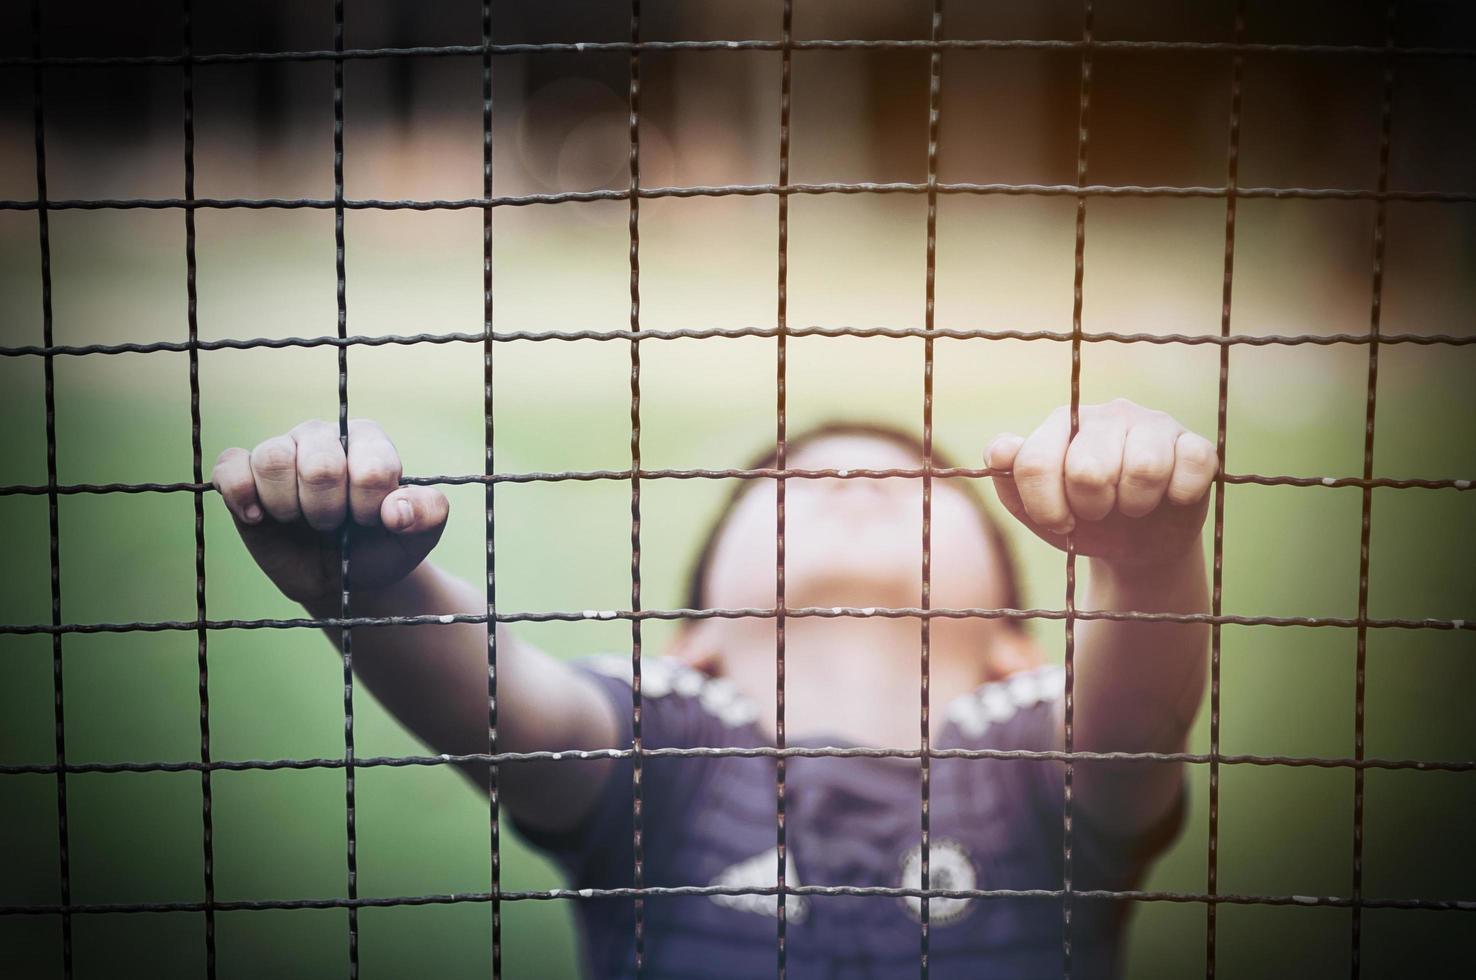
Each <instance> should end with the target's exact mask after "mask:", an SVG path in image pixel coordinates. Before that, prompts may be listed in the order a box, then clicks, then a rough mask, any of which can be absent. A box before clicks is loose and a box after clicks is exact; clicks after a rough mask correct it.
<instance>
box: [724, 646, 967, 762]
mask: <svg viewBox="0 0 1476 980" xmlns="http://www.w3.org/2000/svg"><path fill="white" fill-rule="evenodd" d="M749 625H750V626H754V627H757V628H750V629H743V630H735V631H734V634H733V636H732V637H731V640H732V641H733V645H732V646H730V647H729V649H728V650H727V651H726V653H727V655H726V656H725V657H724V660H725V661H726V663H725V666H726V668H727V671H726V673H727V676H728V679H729V680H730V681H731V682H732V683H733V684H735V685H736V686H737V687H738V688H739V689H740V690H741V691H742V692H743V694H744V695H745V696H747V697H748V698H749V699H750V700H751V701H753V702H754V704H755V705H756V707H757V708H758V711H759V725H760V727H761V728H762V729H763V730H764V731H766V732H768V733H769V734H770V735H772V734H773V733H774V723H775V716H776V704H775V697H774V688H775V683H774V681H775V670H774V666H775V664H774V660H775V657H774V648H775V632H774V624H773V622H772V621H767V622H763V621H749ZM949 625H950V624H945V623H943V622H941V621H934V623H933V625H932V631H931V632H932V635H931V637H930V642H929V657H928V661H929V664H928V668H929V669H928V677H929V701H930V705H931V712H930V719H929V721H930V724H929V730H930V737H932V738H937V736H938V734H939V732H940V731H941V730H942V727H943V724H944V720H945V719H944V715H945V712H946V709H947V706H948V703H949V702H950V701H952V700H953V699H954V698H956V697H958V696H960V695H963V694H966V693H968V692H969V691H972V690H973V689H974V688H976V687H978V686H979V684H981V683H982V682H983V681H984V680H985V675H984V662H985V658H984V654H985V651H984V650H983V649H981V648H980V646H979V644H978V642H977V641H978V631H977V630H973V631H969V633H967V634H965V635H964V636H960V633H959V631H958V630H956V629H950V628H949ZM951 625H957V624H951ZM765 627H766V628H765ZM784 633H785V637H784V640H785V643H784V646H785V651H784V674H785V712H784V714H785V735H786V737H787V738H789V739H807V738H814V737H818V738H824V739H837V740H841V741H845V742H852V743H855V744H858V745H867V746H875V747H886V748H906V749H911V748H917V747H918V745H919V744H920V740H921V732H920V727H919V724H918V718H919V708H920V705H921V679H922V666H921V653H922V627H921V622H920V621H919V620H917V619H913V618H905V619H889V618H881V617H874V618H851V617H840V618H835V619H822V618H818V617H802V618H790V619H787V620H786V621H785V629H784ZM966 637H967V639H966Z"/></svg>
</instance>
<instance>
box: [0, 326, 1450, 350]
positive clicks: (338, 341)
mask: <svg viewBox="0 0 1476 980" xmlns="http://www.w3.org/2000/svg"><path fill="white" fill-rule="evenodd" d="M785 335H786V336H788V337H863V338H872V337H884V338H890V339H903V338H910V337H921V338H927V337H932V338H935V339H937V338H941V339H946V340H1029V341H1035V340H1052V341H1059V342H1062V343H1070V341H1071V334H1070V333H1069V332H1067V331H1060V330H1010V329H997V330H988V329H983V328H975V329H965V328H956V327H955V328H949V327H938V328H934V329H932V330H929V329H927V328H925V327H846V326H841V327H822V326H811V327H794V328H791V329H789V330H788V331H786V334H785ZM776 336H778V329H777V328H775V327H707V328H695V327H685V328H680V329H676V330H656V329H641V330H506V331H497V332H494V333H493V334H492V336H491V339H492V340H493V341H494V342H503V343H507V342H514V341H518V342H522V341H533V342H540V341H570V342H572V341H581V340H593V341H612V340H711V339H714V338H724V339H739V338H748V337H759V338H764V337H776ZM487 339H488V338H487V334H486V332H485V331H480V330H479V331H476V332H472V333H466V332H462V333H417V334H380V335H372V336H371V335H363V334H359V335H353V336H348V337H337V336H329V335H323V336H318V337H254V338H250V339H222V340H201V341H194V342H191V341H187V340H156V341H148V342H131V343H121V344H52V345H51V346H43V345H39V344H29V345H24V346H20V347H0V357H47V356H51V357H55V356H71V357H83V356H89V355H93V354H108V355H112V354H156V353H160V352H169V353H184V352H187V351H191V350H203V351H214V350H257V349H270V350H281V349H284V348H289V347H386V346H389V345H403V346H409V345H413V344H453V343H469V344H481V343H484V342H485V341H486V340H487ZM1081 339H1082V340H1083V341H1085V342H1087V343H1098V344H1101V343H1117V344H1159V345H1164V344H1184V345H1189V346H1215V347H1242V346H1243V347H1273V346H1281V347H1297V346H1302V345H1311V346H1316V347H1331V346H1334V345H1338V344H1360V345H1367V344H1370V343H1372V342H1373V339H1374V335H1373V334H1371V333H1333V334H1305V333H1304V334H1227V335H1220V334H1186V333H1123V332H1120V331H1115V330H1106V331H1101V332H1098V333H1083V334H1082V336H1081ZM1378 340H1379V344H1380V345H1385V344H1414V345H1417V346H1440V345H1449V346H1455V347H1466V346H1471V345H1473V344H1476V334H1471V335H1463V336H1457V335H1454V334H1440V333H1437V334H1422V333H1395V334H1380V335H1379V338H1378Z"/></svg>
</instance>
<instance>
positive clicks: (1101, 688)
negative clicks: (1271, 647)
mask: <svg viewBox="0 0 1476 980" xmlns="http://www.w3.org/2000/svg"><path fill="white" fill-rule="evenodd" d="M1081 608H1083V609H1094V610H1113V611H1128V610H1131V611H1136V612H1148V613H1203V612H1207V611H1208V610H1209V586H1208V584H1207V582H1206V577H1205V567H1204V555H1203V552H1202V551H1200V550H1199V548H1198V547H1195V548H1192V549H1190V550H1189V551H1188V552H1186V553H1185V554H1184V555H1183V557H1182V558H1180V559H1178V560H1175V561H1172V562H1168V563H1164V564H1161V565H1152V566H1147V567H1143V568H1120V567H1116V566H1113V565H1112V564H1110V563H1108V562H1106V561H1103V560H1101V559H1091V560H1090V566H1089V570H1088V579H1087V589H1086V595H1085V598H1084V601H1083V603H1082V606H1081ZM1076 630H1077V639H1078V649H1079V651H1080V652H1079V653H1078V655H1077V658H1076V684H1075V687H1076V709H1075V714H1076V718H1075V722H1076V724H1075V733H1074V734H1075V739H1074V740H1075V743H1076V747H1077V748H1080V749H1090V750H1093V751H1158V752H1174V751H1178V750H1179V749H1180V747H1181V746H1182V743H1183V740H1184V737H1185V736H1186V734H1187V733H1188V730H1189V728H1190V726H1191V725H1192V724H1193V723H1194V717H1195V715H1196V714H1197V712H1198V710H1199V704H1200V701H1201V699H1202V697H1203V689H1204V679H1205V669H1206V653H1207V651H1208V645H1209V635H1210V627H1209V625H1208V624H1205V623H1181V622H1144V621H1138V620H1105V619H1091V620H1086V621H1082V622H1080V623H1078V624H1077V627H1076Z"/></svg>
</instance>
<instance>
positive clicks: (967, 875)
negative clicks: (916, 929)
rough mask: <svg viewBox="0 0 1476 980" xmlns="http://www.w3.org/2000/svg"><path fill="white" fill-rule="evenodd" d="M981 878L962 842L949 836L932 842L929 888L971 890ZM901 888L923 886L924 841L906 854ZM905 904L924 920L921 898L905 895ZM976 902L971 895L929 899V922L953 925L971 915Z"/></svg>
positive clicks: (931, 923)
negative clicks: (969, 896) (969, 913)
mask: <svg viewBox="0 0 1476 980" xmlns="http://www.w3.org/2000/svg"><path fill="white" fill-rule="evenodd" d="M978 880H979V879H978V875H977V874H976V873H975V872H974V862H973V861H971V860H969V852H968V851H967V850H965V849H964V846H963V845H962V844H960V843H959V842H958V841H956V840H952V839H950V838H947V837H942V838H939V839H937V840H933V841H929V846H928V887H929V888H936V889H941V890H943V891H968V890H970V889H972V888H975V887H977V885H978ZM897 887H899V888H921V887H922V842H921V841H919V842H918V843H917V845H916V846H915V847H913V848H912V849H911V850H909V851H908V852H907V853H906V854H904V855H903V856H902V876H901V878H900V879H899V880H898V882H897ZM902 904H903V905H904V906H906V908H907V912H908V914H910V915H911V916H912V917H913V918H914V919H916V920H917V921H918V922H921V921H922V899H921V898H919V897H917V896H914V895H906V896H903V898H902ZM973 904H974V900H973V899H971V898H933V897H930V898H929V899H928V923H929V925H935V926H946V925H951V924H953V923H955V922H957V921H958V920H959V919H962V918H963V917H964V916H965V915H967V914H968V912H969V909H970V908H971V907H972V906H973Z"/></svg>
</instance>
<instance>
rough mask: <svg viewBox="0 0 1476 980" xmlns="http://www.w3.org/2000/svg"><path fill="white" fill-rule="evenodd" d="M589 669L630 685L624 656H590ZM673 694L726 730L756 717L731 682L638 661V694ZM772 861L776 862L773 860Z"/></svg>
mask: <svg viewBox="0 0 1476 980" xmlns="http://www.w3.org/2000/svg"><path fill="white" fill-rule="evenodd" d="M588 663H589V666H590V667H591V668H593V669H594V670H597V671H599V672H600V673H601V674H604V675H605V676H606V677H614V678H615V679H617V680H622V681H624V682H625V683H627V684H629V683H631V669H630V666H631V665H630V660H629V658H626V657H615V656H597V657H590V658H589V660H588ZM669 694H676V695H679V696H680V697H684V698H697V700H698V702H699V703H700V704H701V705H702V707H703V709H704V710H705V711H706V712H707V713H708V714H710V715H712V716H713V717H714V718H717V719H718V720H719V721H721V722H722V723H723V724H725V725H727V726H728V727H729V728H737V727H739V726H741V725H746V724H748V723H749V722H751V721H753V720H754V719H756V718H757V717H758V711H757V710H756V709H755V707H754V705H753V703H752V702H750V701H749V700H748V699H747V698H745V697H744V696H743V695H742V694H741V693H740V692H739V690H738V688H737V687H736V686H734V684H733V683H732V682H731V681H728V680H726V679H724V678H721V677H709V676H707V675H706V674H704V673H702V672H701V671H698V670H693V669H692V668H691V667H688V666H687V665H685V664H680V663H677V662H675V661H672V660H666V659H664V658H642V659H641V695H642V696H643V697H648V698H664V697H666V696H667V695H669ZM774 860H776V861H777V860H778V858H775V859H774Z"/></svg>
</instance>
